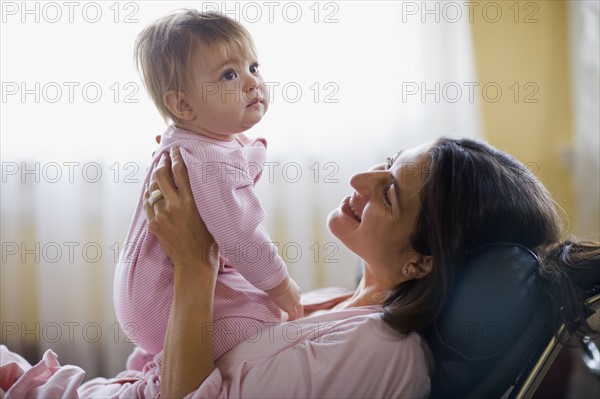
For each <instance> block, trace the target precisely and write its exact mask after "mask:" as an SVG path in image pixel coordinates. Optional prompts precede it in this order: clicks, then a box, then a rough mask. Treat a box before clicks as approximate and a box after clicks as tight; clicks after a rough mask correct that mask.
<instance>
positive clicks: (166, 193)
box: [153, 153, 178, 201]
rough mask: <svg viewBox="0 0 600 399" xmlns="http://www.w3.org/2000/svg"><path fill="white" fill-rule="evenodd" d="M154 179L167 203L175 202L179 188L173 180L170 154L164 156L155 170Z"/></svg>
mask: <svg viewBox="0 0 600 399" xmlns="http://www.w3.org/2000/svg"><path fill="white" fill-rule="evenodd" d="M153 174H154V178H155V180H156V183H157V184H158V189H159V190H160V192H161V193H162V195H163V197H164V198H165V199H166V200H167V201H173V200H174V199H175V198H176V197H177V196H178V194H177V188H176V187H175V186H174V185H173V181H172V180H171V159H170V157H169V154H166V153H165V154H162V155H161V156H160V161H158V165H156V169H155V170H154V173H153Z"/></svg>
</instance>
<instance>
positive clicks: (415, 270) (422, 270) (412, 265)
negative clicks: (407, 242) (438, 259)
mask: <svg viewBox="0 0 600 399" xmlns="http://www.w3.org/2000/svg"><path fill="white" fill-rule="evenodd" d="M432 268H433V257H432V256H426V255H418V256H416V257H413V258H412V259H411V260H410V261H408V262H407V263H406V264H405V265H404V270H403V273H404V275H405V276H406V277H407V278H408V279H411V280H412V279H420V278H423V277H425V276H427V275H428V274H429V273H431V269H432Z"/></svg>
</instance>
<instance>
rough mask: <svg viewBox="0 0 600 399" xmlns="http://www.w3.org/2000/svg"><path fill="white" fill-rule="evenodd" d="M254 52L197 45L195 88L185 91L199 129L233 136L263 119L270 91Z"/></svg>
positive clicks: (194, 58) (196, 127)
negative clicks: (253, 54)
mask: <svg viewBox="0 0 600 399" xmlns="http://www.w3.org/2000/svg"><path fill="white" fill-rule="evenodd" d="M243 53H245V54H243ZM252 53H253V52H250V51H245V52H241V51H240V52H237V53H234V52H232V51H227V50H226V49H223V48H219V47H218V46H207V45H205V44H201V43H200V44H198V47H197V48H196V51H195V54H194V55H193V57H192V66H191V68H192V70H191V79H192V81H191V86H192V87H190V88H189V89H187V90H185V91H186V92H187V94H188V96H187V97H188V101H189V103H190V105H191V107H192V109H193V112H194V115H195V119H194V120H193V121H191V124H192V125H193V128H194V129H195V130H196V131H198V132H199V133H204V134H206V135H208V136H213V137H214V135H215V134H216V135H219V136H230V135H232V134H236V133H241V132H243V131H245V130H248V129H250V128H251V127H252V126H254V125H255V124H256V123H258V122H259V121H260V120H261V119H262V117H263V115H264V114H265V112H267V109H268V107H269V92H268V88H267V87H266V86H265V85H264V80H263V78H262V76H261V75H260V72H259V70H258V61H257V60H256V59H254V58H253V57H252V56H251V55H250V54H252ZM222 138H223V139H227V137H222Z"/></svg>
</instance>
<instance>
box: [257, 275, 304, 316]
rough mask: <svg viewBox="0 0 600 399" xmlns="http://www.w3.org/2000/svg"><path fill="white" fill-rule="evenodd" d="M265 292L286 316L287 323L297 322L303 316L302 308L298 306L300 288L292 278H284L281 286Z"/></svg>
mask: <svg viewBox="0 0 600 399" xmlns="http://www.w3.org/2000/svg"><path fill="white" fill-rule="evenodd" d="M266 292H267V294H269V296H270V297H271V300H272V301H273V302H275V304H276V305H277V306H279V307H280V308H281V309H283V311H285V312H286V313H287V314H288V321H292V320H297V319H299V318H300V317H302V315H303V314H304V308H303V307H302V305H301V304H300V288H298V284H296V282H295V281H294V280H293V279H292V278H290V277H286V278H285V280H283V281H282V282H281V284H279V285H278V286H277V287H275V288H273V289H271V290H268V291H266Z"/></svg>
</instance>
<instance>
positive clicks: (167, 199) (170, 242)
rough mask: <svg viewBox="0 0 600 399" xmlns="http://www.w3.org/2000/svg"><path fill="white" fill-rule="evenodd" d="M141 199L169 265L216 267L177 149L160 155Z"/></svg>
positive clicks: (214, 253)
mask: <svg viewBox="0 0 600 399" xmlns="http://www.w3.org/2000/svg"><path fill="white" fill-rule="evenodd" d="M171 173H172V177H171ZM156 190H160V194H159V199H158V200H156V201H155V202H154V203H153V204H150V202H149V199H150V195H151V194H152V193H153V192H154V191H156ZM161 197H162V198H161ZM145 198H146V203H145V204H144V211H145V212H146V220H147V222H148V229H149V230H150V232H152V234H154V235H155V236H156V238H157V239H158V241H159V242H160V245H161V246H162V248H163V250H164V251H165V252H166V254H167V255H168V256H169V257H170V258H171V260H172V261H173V264H175V265H178V264H179V265H193V264H198V262H202V263H204V264H205V265H207V266H211V267H215V268H218V266H219V256H218V255H219V250H218V246H217V244H216V243H215V240H214V238H213V236H212V235H211V234H210V232H209V231H208V229H207V228H206V225H205V224H204V222H203V221H202V219H201V218H200V214H199V213H198V208H197V207H196V203H195V202H194V195H193V194H192V189H191V187H190V181H189V176H188V173H187V168H186V166H185V164H184V162H183V159H182V158H181V153H180V152H179V149H178V148H176V147H172V148H171V155H170V156H169V155H168V154H166V153H165V154H163V155H162V156H161V158H160V161H159V163H158V165H157V167H156V169H155V170H154V172H153V174H152V177H151V179H150V185H149V186H148V188H147V190H146V193H145ZM215 272H216V269H215Z"/></svg>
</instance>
